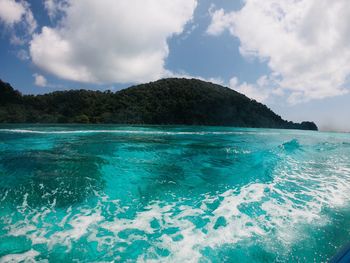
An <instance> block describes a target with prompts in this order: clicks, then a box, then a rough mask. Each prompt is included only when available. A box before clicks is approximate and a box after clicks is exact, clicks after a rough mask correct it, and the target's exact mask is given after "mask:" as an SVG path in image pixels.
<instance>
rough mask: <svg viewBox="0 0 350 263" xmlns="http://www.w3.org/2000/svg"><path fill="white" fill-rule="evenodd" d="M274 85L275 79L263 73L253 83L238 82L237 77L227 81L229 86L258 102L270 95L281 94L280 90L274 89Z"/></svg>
mask: <svg viewBox="0 0 350 263" xmlns="http://www.w3.org/2000/svg"><path fill="white" fill-rule="evenodd" d="M275 86H276V83H275V80H274V79H272V78H270V77H268V76H265V75H264V76H262V77H260V78H259V79H258V80H257V82H256V83H254V84H250V83H247V82H243V83H239V80H238V78H237V77H232V78H231V79H230V81H229V88H231V89H233V90H235V91H238V92H240V93H243V94H244V95H246V96H247V97H249V98H251V99H255V100H256V101H259V102H265V101H266V100H267V99H268V98H269V97H270V96H272V95H275V96H281V95H283V93H281V90H280V89H276V88H275Z"/></svg>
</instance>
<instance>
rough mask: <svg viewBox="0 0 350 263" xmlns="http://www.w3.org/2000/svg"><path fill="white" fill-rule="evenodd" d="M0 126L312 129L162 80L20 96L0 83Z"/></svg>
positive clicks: (257, 106) (188, 82)
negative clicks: (106, 88) (115, 87)
mask: <svg viewBox="0 0 350 263" xmlns="http://www.w3.org/2000/svg"><path fill="white" fill-rule="evenodd" d="M0 123H118V124H186V125H223V126H237V127H238V126H239V127H264V128H289V129H306V130H317V126H316V125H315V124H314V123H313V122H302V123H300V124H298V123H293V122H288V121H285V120H283V119H282V118H281V117H280V116H278V115H276V114H275V113H274V112H272V111H271V110H270V109H269V108H268V107H266V106H265V105H263V104H261V103H258V102H256V101H255V100H251V99H249V98H247V97H246V96H244V95H242V94H240V93H238V92H236V91H233V90H231V89H229V88H224V87H222V86H219V85H216V84H212V83H209V82H204V81H201V80H197V79H176V78H171V79H162V80H159V81H155V82H151V83H148V84H142V85H137V86H133V87H130V88H128V89H124V90H121V91H118V92H116V93H113V92H111V91H105V92H101V91H89V90H69V91H56V92H53V93H49V94H45V95H37V96H33V95H22V94H21V93H19V92H18V91H16V90H14V89H13V88H12V87H11V86H10V85H9V84H7V83H4V82H2V81H0Z"/></svg>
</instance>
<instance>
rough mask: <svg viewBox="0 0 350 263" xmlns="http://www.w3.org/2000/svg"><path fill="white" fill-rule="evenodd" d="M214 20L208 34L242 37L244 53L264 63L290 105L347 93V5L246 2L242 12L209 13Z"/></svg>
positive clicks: (343, 1) (307, 0) (308, 0)
mask: <svg viewBox="0 0 350 263" xmlns="http://www.w3.org/2000/svg"><path fill="white" fill-rule="evenodd" d="M211 17H212V20H211V24H210V25H209V27H208V29H207V33H208V34H210V35H215V36H216V35H220V34H221V33H222V32H223V31H224V30H228V31H229V32H230V33H231V34H232V35H233V36H236V37H238V38H239V40H240V43H241V44H240V52H241V54H242V55H244V56H246V57H256V58H258V59H260V60H261V61H265V62H266V63H267V65H268V67H269V68H270V69H271V71H272V75H274V77H273V79H274V80H276V79H278V85H277V86H276V88H278V89H283V90H284V91H285V92H286V94H289V95H288V96H289V97H288V100H289V102H291V103H297V102H300V101H307V100H310V99H322V98H326V97H331V96H337V95H341V94H344V93H346V92H348V90H347V89H346V85H347V81H348V78H349V76H350V63H348V62H349V61H350V45H349V42H350V38H349V35H350V34H349V33H350V2H349V1H348V0H337V1H327V0H279V1H276V0H264V1H261V0H245V3H244V6H243V7H242V9H240V10H238V11H233V12H225V11H224V10H223V9H219V10H216V11H211ZM268 79H269V78H268ZM255 88H259V87H258V86H257V85H255ZM246 90H252V89H251V88H246ZM278 92H280V91H278Z"/></svg>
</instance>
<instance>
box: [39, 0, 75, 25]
mask: <svg viewBox="0 0 350 263" xmlns="http://www.w3.org/2000/svg"><path fill="white" fill-rule="evenodd" d="M68 1H69V0H45V2H44V6H45V9H46V11H47V13H48V15H49V17H50V19H51V20H52V19H54V18H56V17H57V15H58V14H59V13H61V12H64V11H65V9H66V8H68V5H69V3H68Z"/></svg>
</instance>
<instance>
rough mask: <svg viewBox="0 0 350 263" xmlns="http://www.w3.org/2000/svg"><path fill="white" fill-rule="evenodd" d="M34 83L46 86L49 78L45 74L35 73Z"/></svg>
mask: <svg viewBox="0 0 350 263" xmlns="http://www.w3.org/2000/svg"><path fill="white" fill-rule="evenodd" d="M33 77H34V84H35V85H36V86H38V87H46V86H47V80H46V78H45V77H44V76H43V75H40V74H37V73H36V74H34V75H33Z"/></svg>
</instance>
